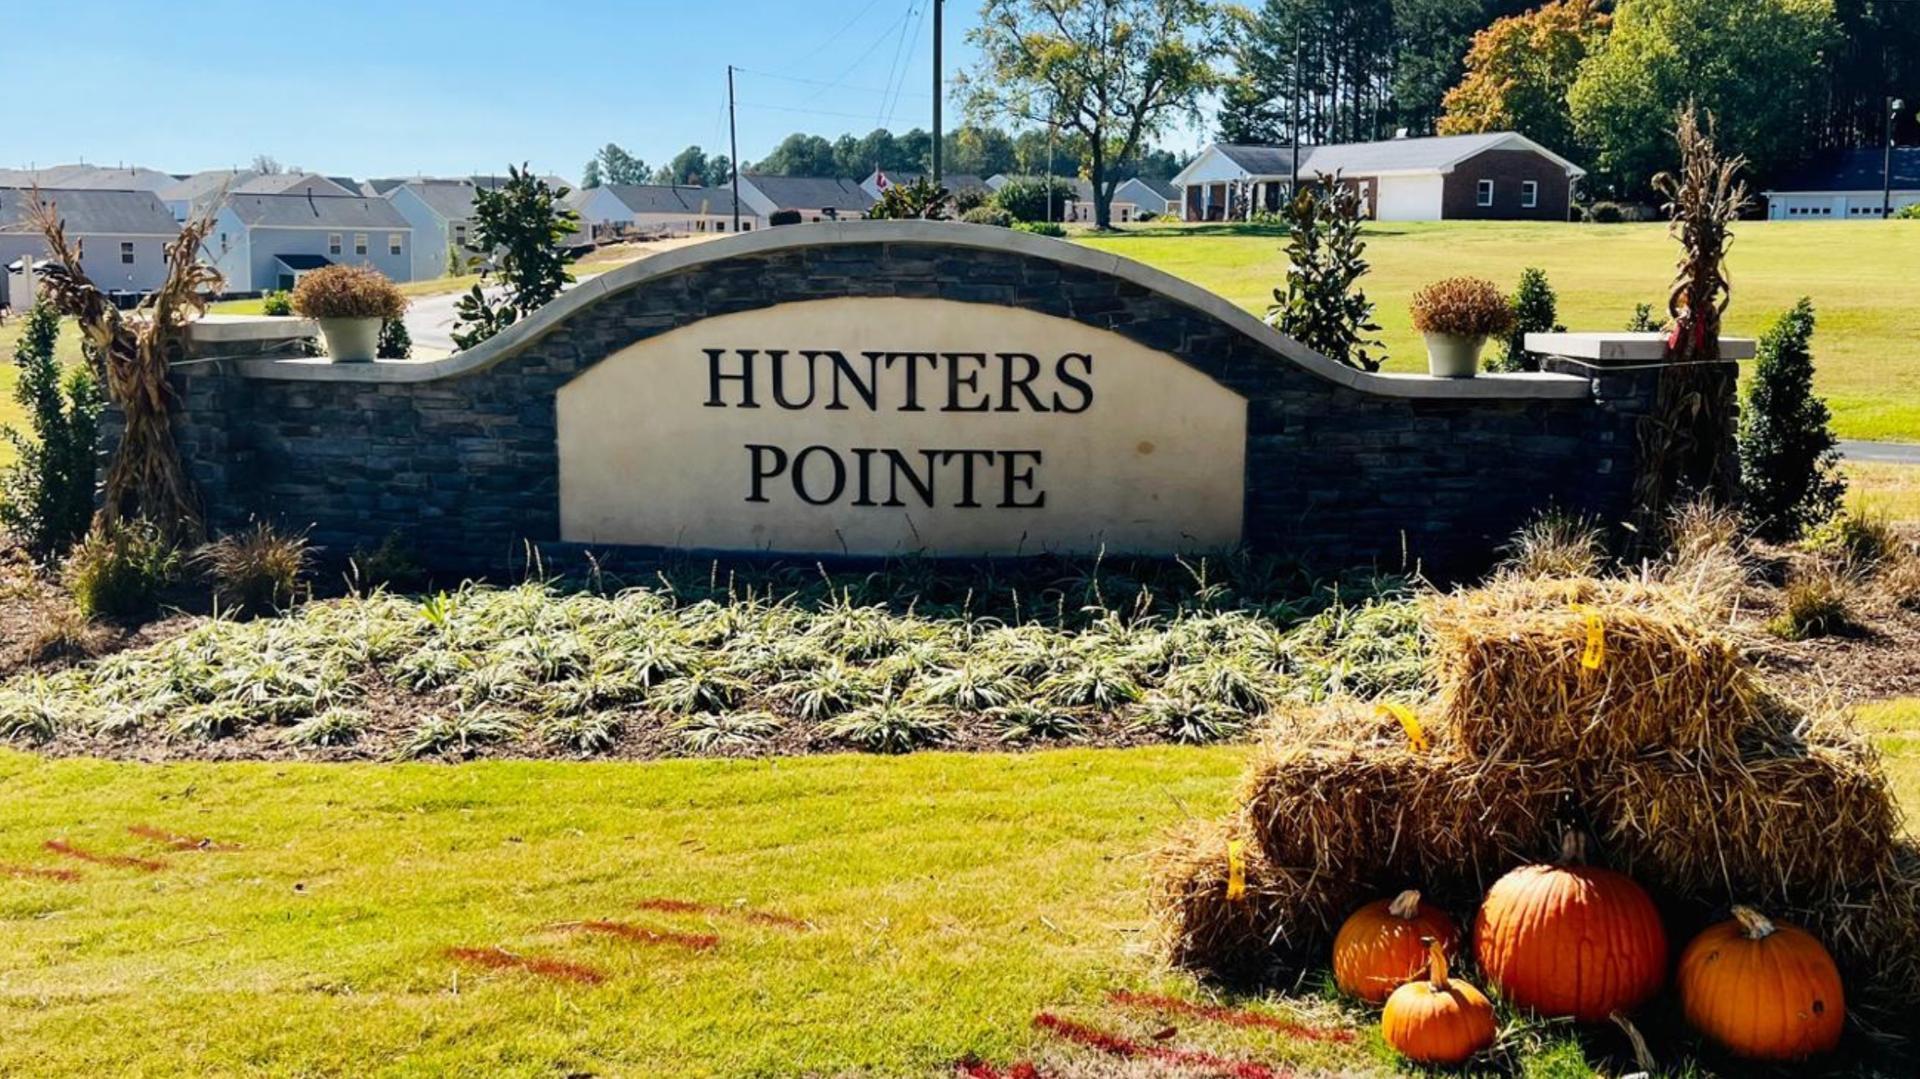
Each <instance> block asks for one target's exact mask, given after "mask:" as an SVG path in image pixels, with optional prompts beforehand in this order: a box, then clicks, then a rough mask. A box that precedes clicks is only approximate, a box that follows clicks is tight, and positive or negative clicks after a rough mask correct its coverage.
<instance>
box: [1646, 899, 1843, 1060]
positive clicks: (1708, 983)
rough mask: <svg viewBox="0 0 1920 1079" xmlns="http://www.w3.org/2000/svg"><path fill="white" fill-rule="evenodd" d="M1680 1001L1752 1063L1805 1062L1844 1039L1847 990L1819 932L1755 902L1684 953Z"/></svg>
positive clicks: (1700, 1025) (1705, 1030) (1697, 1025)
mask: <svg viewBox="0 0 1920 1079" xmlns="http://www.w3.org/2000/svg"><path fill="white" fill-rule="evenodd" d="M1676 980H1677V981H1678V982H1679V985H1680V1003H1681V1006H1682V1007H1684V1008H1685V1009H1686V1013H1687V1022H1689V1023H1692V1024H1693V1027H1694V1029H1695V1030H1698V1031H1699V1032H1700V1033H1702V1034H1705V1035H1706V1036H1707V1037H1709V1038H1711V1039H1713V1040H1714V1041H1716V1042H1718V1043H1720V1045H1721V1046H1722V1047H1723V1048H1725V1049H1726V1050H1727V1051H1728V1052H1730V1053H1732V1054H1734V1055H1735V1056H1739V1057H1745V1058H1747V1059H1748V1060H1801V1059H1804V1058H1806V1057H1809V1056H1812V1055H1814V1054H1815V1053H1824V1052H1827V1051H1828V1050H1831V1049H1832V1048H1833V1047H1834V1046H1836V1045H1838V1044H1840V1030H1841V1028H1842V1027H1844V1026H1845V1025H1846V1021H1847V1001H1846V993H1845V991H1844V990H1843V989H1842V988H1841V985H1840V970H1839V968H1837V967H1835V966H1834V965H1833V957H1832V956H1830V955H1828V954H1827V949H1826V948H1824V947H1822V946H1821V944H1820V942H1819V941H1818V940H1816V939H1814V936H1813V934H1811V933H1808V932H1807V931H1806V930H1804V929H1799V928H1796V927H1794V926H1791V925H1776V924H1774V923H1773V922H1771V921H1768V920H1767V918H1766V917H1765V916H1763V915H1762V914H1761V913H1760V912H1759V911H1756V910H1754V909H1753V908H1751V907H1735V908H1733V920H1732V921H1729V922H1721V923H1720V924H1719V925H1716V926H1711V927H1709V928H1708V929H1707V930H1706V931H1705V932H1703V933H1701V934H1700V935H1699V936H1697V937H1695V938H1693V943H1691V944H1688V945H1687V950H1686V951H1685V952H1683V953H1681V955H1680V972H1679V974H1678V976H1677V978H1676Z"/></svg>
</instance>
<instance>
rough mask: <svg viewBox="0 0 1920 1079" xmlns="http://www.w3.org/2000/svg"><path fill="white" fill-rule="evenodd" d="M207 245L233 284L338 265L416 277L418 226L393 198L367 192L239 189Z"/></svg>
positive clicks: (263, 282)
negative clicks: (415, 236) (340, 193)
mask: <svg viewBox="0 0 1920 1079" xmlns="http://www.w3.org/2000/svg"><path fill="white" fill-rule="evenodd" d="M207 247H208V251H207V257H208V259H209V260H210V261H212V262H213V264H214V265H216V266H218V267H219V268H220V272H221V273H223V274H225V275H226V277H227V291H229V292H264V291H267V290H269V289H285V288H292V287H293V286H294V284H295V283H296V282H298V281H299V279H300V275H302V274H304V273H307V272H308V271H310V270H316V269H319V268H320V267H322V266H331V265H349V266H371V267H373V268H374V269H376V270H379V271H380V272H381V273H383V274H386V275H387V276H388V277H390V278H392V279H394V280H395V281H411V280H413V226H411V225H409V224H407V219H406V218H405V217H402V216H401V215H400V211H399V210H396V209H394V207H393V204H392V203H390V202H388V201H387V200H386V199H380V198H370V197H367V196H365V195H349V196H338V195H249V194H241V195H232V196H229V197H228V199H227V201H226V203H225V204H224V205H222V206H221V207H220V210H219V212H218V213H217V214H215V215H214V228H213V232H212V234H211V235H209V236H208V237H207Z"/></svg>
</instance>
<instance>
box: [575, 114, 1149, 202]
mask: <svg viewBox="0 0 1920 1079" xmlns="http://www.w3.org/2000/svg"><path fill="white" fill-rule="evenodd" d="M940 145H941V151H940V154H941V157H940V167H941V171H942V172H943V173H945V174H946V175H949V176H954V175H969V176H979V177H982V178H985V177H988V176H994V175H999V174H1007V175H1034V176H1037V175H1041V174H1043V173H1048V172H1051V173H1052V174H1054V175H1056V176H1078V175H1080V173H1081V171H1082V164H1083V162H1084V161H1085V160H1086V140H1085V139H1084V138H1082V137H1080V136H1078V135H1075V134H1072V133H1063V132H1058V131H1056V132H1054V133H1053V135H1052V136H1051V137H1050V136H1049V134H1048V132H1047V131H1046V130H1045V129H1044V128H1042V129H1032V130H1025V131H1019V132H1014V133H1009V132H1007V131H1005V130H1003V129H1001V128H999V127H994V126H991V125H979V124H967V125H964V126H962V127H961V128H959V129H958V130H955V131H949V132H947V133H945V134H944V135H943V136H942V137H941V141H940ZM1120 164H1121V166H1122V167H1123V168H1126V169H1128V170H1130V171H1129V172H1128V173H1127V174H1128V175H1130V176H1144V177H1146V178H1148V179H1152V180H1170V179H1172V178H1173V175H1174V174H1175V173H1177V172H1179V171H1180V169H1181V167H1182V166H1184V165H1185V164H1186V159H1185V158H1183V157H1180V156H1177V155H1175V154H1174V153H1173V152H1172V151H1169V150H1163V149H1158V148H1147V149H1144V150H1142V151H1140V152H1138V153H1136V154H1134V155H1133V156H1132V157H1130V158H1129V159H1128V160H1126V161H1124V162H1121V163H1120ZM932 167H933V135H932V134H931V133H929V132H928V131H927V130H926V129H924V128H919V127H916V128H913V129H912V130H909V131H906V132H903V133H901V134H895V133H893V132H892V131H889V130H888V129H886V128H884V127H880V128H875V129H873V130H872V131H870V132H868V133H867V134H866V135H864V136H856V135H853V134H851V133H849V134H844V135H841V136H840V137H838V138H836V139H831V140H829V139H828V138H826V137H825V136H823V135H813V134H808V133H807V132H804V131H796V132H794V133H793V134H791V135H788V136H787V137H786V138H784V139H781V140H780V142H779V143H778V144H776V145H775V146H774V148H773V150H772V152H770V153H768V154H767V156H766V157H763V158H761V159H760V160H759V161H750V162H747V164H746V167H745V171H746V172H750V173H756V174H759V175H762V176H807V177H816V178H823V179H824V178H834V177H839V178H844V179H850V180H863V179H865V178H866V177H868V176H869V175H871V174H872V173H873V170H875V169H880V170H882V171H885V172H889V173H923V172H927V171H929V170H930V169H931V168H932ZM731 168H732V165H731V163H730V162H729V161H728V160H727V156H726V155H725V154H714V155H712V156H708V155H707V154H705V153H703V152H701V149H700V147H698V146H689V147H687V148H686V149H685V150H682V151H681V152H680V153H679V154H677V155H675V156H674V158H673V160H672V161H670V162H669V163H667V164H665V165H662V166H660V167H659V168H657V169H649V168H648V167H647V165H646V162H644V161H642V160H640V159H639V158H637V157H634V156H633V155H631V154H629V153H628V152H627V151H625V150H623V149H621V148H620V147H619V146H618V145H616V144H614V143H608V144H607V145H606V146H605V147H603V148H601V150H600V152H599V153H597V154H595V155H594V156H593V158H592V160H590V161H588V162H587V166H586V169H585V170H584V176H583V182H582V185H581V186H583V187H599V186H600V185H601V184H647V183H653V184H694V185H697V186H706V187H719V186H722V185H724V184H726V183H727V182H728V179H729V177H730V176H731V172H730V169H731Z"/></svg>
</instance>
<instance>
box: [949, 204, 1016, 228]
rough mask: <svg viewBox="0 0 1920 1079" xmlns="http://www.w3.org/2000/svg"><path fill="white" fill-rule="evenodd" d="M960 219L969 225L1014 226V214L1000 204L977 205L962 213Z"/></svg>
mask: <svg viewBox="0 0 1920 1079" xmlns="http://www.w3.org/2000/svg"><path fill="white" fill-rule="evenodd" d="M960 220H962V221H964V222H966V223H967V224H969V225H997V226H999V227H1000V228H1003V229H1010V228H1012V227H1013V215H1012V214H1010V213H1008V212H1007V211H1006V210H1005V209H1002V208H1001V207H999V206H975V207H974V208H973V209H971V210H968V211H967V212H966V213H964V214H961V215H960Z"/></svg>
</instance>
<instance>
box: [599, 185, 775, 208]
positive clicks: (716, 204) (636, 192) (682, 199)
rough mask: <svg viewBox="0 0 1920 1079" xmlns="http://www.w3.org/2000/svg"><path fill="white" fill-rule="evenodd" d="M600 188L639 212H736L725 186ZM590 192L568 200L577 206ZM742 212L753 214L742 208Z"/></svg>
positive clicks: (627, 186) (625, 186)
mask: <svg viewBox="0 0 1920 1079" xmlns="http://www.w3.org/2000/svg"><path fill="white" fill-rule="evenodd" d="M599 190H602V191H605V192H607V193H608V194H610V195H612V196H613V197H614V198H616V199H619V200H620V204H621V205H623V206H625V207H626V208H627V209H628V210H631V211H632V212H634V213H636V214H714V215H726V214H731V213H733V192H732V191H731V190H729V189H727V188H724V187H693V186H690V185H685V184H606V185H603V186H602V187H601V188H600V189H599ZM589 197H590V194H589V192H587V191H577V192H574V193H572V194H570V195H568V196H567V200H568V202H569V203H570V204H571V205H573V206H574V207H576V208H578V207H579V206H580V205H581V204H583V203H584V202H585V201H586V200H587V198H589ZM742 212H743V213H752V211H751V210H747V209H746V208H745V207H742Z"/></svg>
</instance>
